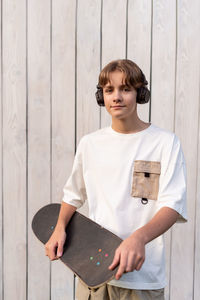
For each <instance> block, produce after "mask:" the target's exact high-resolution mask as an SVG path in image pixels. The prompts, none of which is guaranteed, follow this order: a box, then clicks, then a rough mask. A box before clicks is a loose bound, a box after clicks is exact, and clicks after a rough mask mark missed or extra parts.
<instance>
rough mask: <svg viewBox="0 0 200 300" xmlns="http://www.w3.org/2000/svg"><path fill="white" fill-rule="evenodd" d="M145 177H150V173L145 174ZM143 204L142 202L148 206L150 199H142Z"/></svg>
mask: <svg viewBox="0 0 200 300" xmlns="http://www.w3.org/2000/svg"><path fill="white" fill-rule="evenodd" d="M144 176H145V177H150V173H148V172H144ZM141 202H142V204H147V203H148V199H147V198H142V199H141Z"/></svg>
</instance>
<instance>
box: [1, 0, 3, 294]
mask: <svg viewBox="0 0 200 300" xmlns="http://www.w3.org/2000/svg"><path fill="white" fill-rule="evenodd" d="M1 12H2V3H1V2H0V24H1V32H2V18H1ZM2 71H3V70H2V34H1V35H0V169H1V172H0V299H3V234H2V233H3V213H2V212H3V184H2V183H3V156H2V155H3V151H2V150H3V140H2V134H3V126H2V122H3V119H2V116H3V109H2V108H3V105H2V100H3V99H2Z"/></svg>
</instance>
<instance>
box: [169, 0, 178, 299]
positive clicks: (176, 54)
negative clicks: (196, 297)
mask: <svg viewBox="0 0 200 300" xmlns="http://www.w3.org/2000/svg"><path fill="white" fill-rule="evenodd" d="M175 34H176V44H175V68H174V81H175V82H174V120H173V132H175V130H176V128H175V120H176V87H177V57H178V3H177V0H176V28H175ZM172 243H173V227H172V228H171V231H170V270H169V300H170V299H171V288H172V287H171V282H172V281H171V277H172Z"/></svg>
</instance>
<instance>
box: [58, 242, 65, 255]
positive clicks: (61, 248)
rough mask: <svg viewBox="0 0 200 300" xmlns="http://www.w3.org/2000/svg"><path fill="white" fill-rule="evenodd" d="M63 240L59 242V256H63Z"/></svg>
mask: <svg viewBox="0 0 200 300" xmlns="http://www.w3.org/2000/svg"><path fill="white" fill-rule="evenodd" d="M63 245H64V243H63V242H60V243H59V244H58V248H57V257H61V256H62V255H63Z"/></svg>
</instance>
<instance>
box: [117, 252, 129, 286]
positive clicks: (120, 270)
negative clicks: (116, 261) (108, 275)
mask: <svg viewBox="0 0 200 300" xmlns="http://www.w3.org/2000/svg"><path fill="white" fill-rule="evenodd" d="M126 264H127V255H126V254H125V255H121V256H120V265H119V268H118V271H117V274H116V276H115V278H116V279H117V280H119V279H120V277H121V276H122V274H123V273H124V271H125V270H126Z"/></svg>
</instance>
